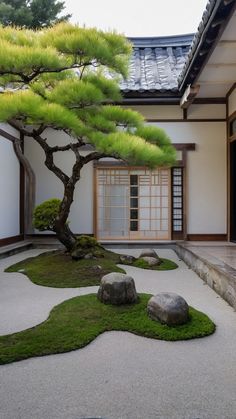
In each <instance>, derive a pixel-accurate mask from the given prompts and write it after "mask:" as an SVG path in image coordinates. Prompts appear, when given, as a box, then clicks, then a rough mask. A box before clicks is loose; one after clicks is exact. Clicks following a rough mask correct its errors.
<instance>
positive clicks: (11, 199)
mask: <svg viewBox="0 0 236 419" xmlns="http://www.w3.org/2000/svg"><path fill="white" fill-rule="evenodd" d="M1 128H2V129H5V128H6V126H5V125H3V124H2V125H1ZM6 129H7V131H8V132H11V131H12V130H10V129H9V127H7V128H6ZM19 175H20V173H19V163H18V160H17V158H16V156H15V153H14V151H13V147H12V143H11V142H10V141H8V140H6V139H4V138H3V137H1V136H0V239H3V238H6V237H12V236H17V235H18V234H19V229H20V227H19V185H20V179H19Z"/></svg>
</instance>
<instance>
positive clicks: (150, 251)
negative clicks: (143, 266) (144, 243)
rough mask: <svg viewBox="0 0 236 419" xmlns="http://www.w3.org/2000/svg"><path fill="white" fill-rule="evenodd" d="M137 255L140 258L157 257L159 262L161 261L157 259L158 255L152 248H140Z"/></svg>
mask: <svg viewBox="0 0 236 419" xmlns="http://www.w3.org/2000/svg"><path fill="white" fill-rule="evenodd" d="M139 257H140V258H142V259H143V258H145V257H148V258H155V259H157V261H158V263H159V264H160V263H161V261H160V259H159V256H158V255H157V253H156V252H155V250H154V249H144V250H142V252H141V253H140V256H139Z"/></svg>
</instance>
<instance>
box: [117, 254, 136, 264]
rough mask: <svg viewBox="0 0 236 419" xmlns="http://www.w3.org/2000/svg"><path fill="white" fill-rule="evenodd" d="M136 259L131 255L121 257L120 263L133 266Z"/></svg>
mask: <svg viewBox="0 0 236 419" xmlns="http://www.w3.org/2000/svg"><path fill="white" fill-rule="evenodd" d="M135 260H136V259H135V257H134V256H131V255H120V262H121V263H124V264H125V265H132V263H134V261H135Z"/></svg>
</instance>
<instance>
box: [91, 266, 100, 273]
mask: <svg viewBox="0 0 236 419" xmlns="http://www.w3.org/2000/svg"><path fill="white" fill-rule="evenodd" d="M91 269H92V271H94V272H100V271H101V270H102V267H101V266H100V265H94V266H92V267H91Z"/></svg>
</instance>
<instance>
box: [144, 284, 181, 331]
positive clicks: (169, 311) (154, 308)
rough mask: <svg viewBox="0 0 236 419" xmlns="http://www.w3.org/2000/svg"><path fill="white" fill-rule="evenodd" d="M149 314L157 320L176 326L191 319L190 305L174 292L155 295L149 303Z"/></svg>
mask: <svg viewBox="0 0 236 419" xmlns="http://www.w3.org/2000/svg"><path fill="white" fill-rule="evenodd" d="M147 312H148V315H149V316H150V317H151V318H152V319H153V320H156V321H159V322H161V323H164V324H167V325H168V326H176V325H179V324H184V323H186V322H187V321H188V319H189V307H188V304H187V303H186V301H185V300H184V298H183V297H181V296H180V295H178V294H175V293H172V292H168V293H167V292H161V293H160V294H157V295H154V296H153V297H152V298H151V299H150V300H149V301H148V305H147Z"/></svg>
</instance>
